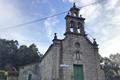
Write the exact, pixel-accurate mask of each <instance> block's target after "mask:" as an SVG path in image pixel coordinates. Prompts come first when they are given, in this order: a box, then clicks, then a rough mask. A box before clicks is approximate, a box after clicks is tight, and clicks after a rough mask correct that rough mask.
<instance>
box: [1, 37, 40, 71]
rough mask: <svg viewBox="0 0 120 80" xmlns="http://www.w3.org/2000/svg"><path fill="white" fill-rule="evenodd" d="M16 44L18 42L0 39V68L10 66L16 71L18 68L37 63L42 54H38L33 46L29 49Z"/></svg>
mask: <svg viewBox="0 0 120 80" xmlns="http://www.w3.org/2000/svg"><path fill="white" fill-rule="evenodd" d="M18 46H20V45H19V44H18V41H16V40H15V41H14V40H5V39H0V68H1V69H4V68H5V66H6V65H8V64H9V65H12V66H14V67H15V68H16V69H18V68H19V66H24V65H27V64H31V63H35V62H39V61H40V59H41V57H42V54H40V53H39V51H38V49H37V47H36V45H35V44H31V45H30V46H29V47H27V46H26V45H21V46H20V47H18Z"/></svg>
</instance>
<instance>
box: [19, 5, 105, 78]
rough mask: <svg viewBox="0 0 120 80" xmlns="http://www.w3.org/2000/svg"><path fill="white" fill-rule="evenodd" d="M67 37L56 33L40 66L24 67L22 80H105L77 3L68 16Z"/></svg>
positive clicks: (21, 73)
mask: <svg viewBox="0 0 120 80" xmlns="http://www.w3.org/2000/svg"><path fill="white" fill-rule="evenodd" d="M65 19H66V31H65V34H64V35H65V38H64V39H58V38H57V35H56V34H55V36H54V39H53V44H51V45H50V47H49V48H48V50H47V51H46V53H45V54H44V56H43V58H42V61H41V62H40V63H35V64H31V65H28V66H23V67H21V68H20V72H19V80H105V79H104V73H103V71H102V70H101V69H100V55H99V53H98V45H97V43H96V41H95V39H94V40H93V42H91V41H90V40H89V39H88V37H87V34H86V33H85V30H84V23H85V22H84V20H85V18H83V17H82V16H81V15H80V16H79V8H77V7H76V5H75V4H74V5H73V7H72V8H71V9H70V11H69V13H68V14H67V15H66V16H65Z"/></svg>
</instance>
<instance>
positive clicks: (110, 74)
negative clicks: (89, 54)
mask: <svg viewBox="0 0 120 80" xmlns="http://www.w3.org/2000/svg"><path fill="white" fill-rule="evenodd" d="M102 63H103V64H102V69H103V70H104V73H105V77H106V80H112V79H113V78H114V77H115V76H118V70H119V65H120V54H118V53H117V54H111V55H110V57H109V58H107V57H105V58H103V59H102Z"/></svg>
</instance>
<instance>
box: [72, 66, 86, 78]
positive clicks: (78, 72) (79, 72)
mask: <svg viewBox="0 0 120 80" xmlns="http://www.w3.org/2000/svg"><path fill="white" fill-rule="evenodd" d="M74 80H84V76H83V66H82V65H74Z"/></svg>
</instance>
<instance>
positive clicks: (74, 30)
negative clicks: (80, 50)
mask: <svg viewBox="0 0 120 80" xmlns="http://www.w3.org/2000/svg"><path fill="white" fill-rule="evenodd" d="M79 11H80V9H79V8H77V7H76V5H75V3H74V4H73V7H72V8H71V9H70V10H69V12H68V14H67V15H66V17H65V19H66V32H65V35H67V34H77V35H83V36H84V35H85V31H84V20H85V18H83V17H82V15H80V16H79Z"/></svg>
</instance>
